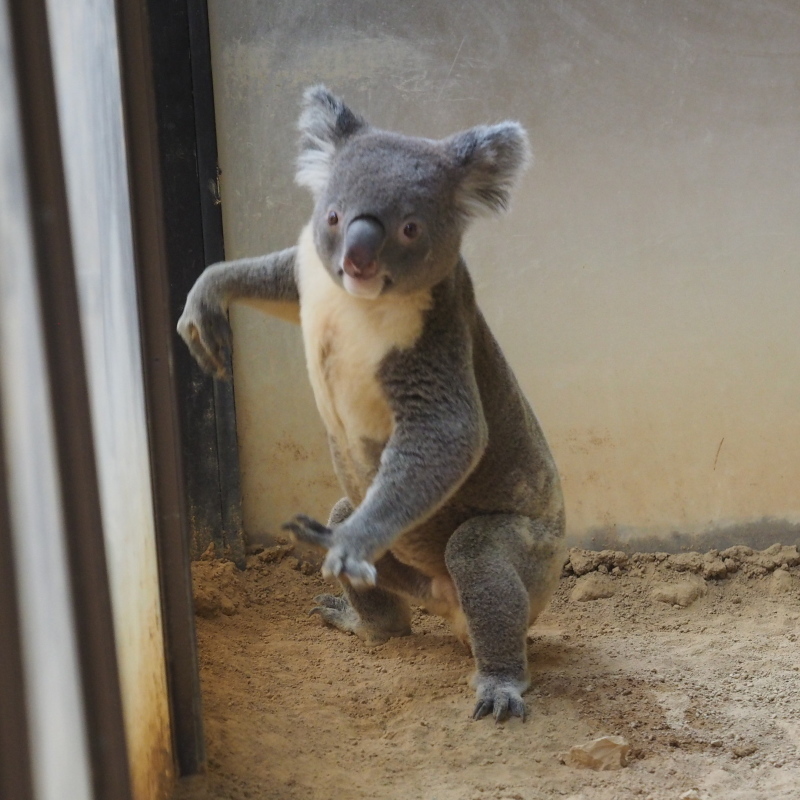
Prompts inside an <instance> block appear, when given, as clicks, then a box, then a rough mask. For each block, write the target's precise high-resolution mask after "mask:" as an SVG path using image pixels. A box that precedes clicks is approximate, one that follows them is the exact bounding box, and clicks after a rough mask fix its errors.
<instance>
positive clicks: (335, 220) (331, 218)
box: [328, 211, 339, 227]
mask: <svg viewBox="0 0 800 800" xmlns="http://www.w3.org/2000/svg"><path fill="white" fill-rule="evenodd" d="M338 224H339V215H338V214H337V213H336V212H335V211H329V212H328V225H330V226H331V227H333V226H334V225H338Z"/></svg>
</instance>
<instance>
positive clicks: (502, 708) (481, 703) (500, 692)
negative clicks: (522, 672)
mask: <svg viewBox="0 0 800 800" xmlns="http://www.w3.org/2000/svg"><path fill="white" fill-rule="evenodd" d="M489 714H493V715H494V721H495V722H505V720H507V719H508V718H509V717H519V718H520V719H521V720H522V721H523V722H525V716H526V710H525V701H524V700H523V699H522V697H520V695H519V694H518V693H517V692H516V691H515V690H513V689H501V688H498V689H497V690H496V691H494V692H492V693H491V694H490V695H489V696H488V697H481V698H479V699H478V702H477V703H476V705H475V710H474V711H473V712H472V719H474V720H478V719H483V718H484V717H486V716H488V715H489Z"/></svg>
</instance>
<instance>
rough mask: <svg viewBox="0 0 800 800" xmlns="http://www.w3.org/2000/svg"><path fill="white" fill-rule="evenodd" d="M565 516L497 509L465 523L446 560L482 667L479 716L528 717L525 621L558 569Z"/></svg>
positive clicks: (542, 603) (529, 619) (553, 582)
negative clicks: (546, 518) (547, 518)
mask: <svg viewBox="0 0 800 800" xmlns="http://www.w3.org/2000/svg"><path fill="white" fill-rule="evenodd" d="M562 542H563V523H562V522H561V521H560V520H559V521H555V522H550V523H545V522H542V521H538V520H532V519H530V518H528V517H522V516H515V515H510V514H494V515H487V516H483V517H475V518H473V519H471V520H468V521H467V522H465V523H464V524H463V525H461V526H460V527H459V528H458V529H456V531H455V532H454V533H453V535H452V536H451V537H450V540H449V542H448V543H447V549H446V551H445V561H446V563H447V569H448V571H449V572H450V576H451V578H452V579H453V583H454V584H455V586H456V590H457V592H458V597H459V602H460V603H461V608H462V610H463V612H464V616H465V618H466V620H467V628H468V630H469V637H470V640H471V642H472V652H473V655H474V656H475V663H476V666H477V672H476V674H475V676H474V678H473V680H472V685H473V687H474V688H475V690H476V695H477V703H476V705H475V710H474V712H473V718H474V719H481V718H482V717H485V716H487V715H489V714H492V715H493V716H494V718H495V721H497V722H502V721H503V720H505V719H507V718H508V717H520V718H522V719H523V720H524V719H525V715H526V709H525V703H524V701H523V700H522V694H523V692H524V691H525V690H526V689H527V688H528V685H529V679H528V663H527V650H526V636H527V631H528V626H529V625H530V624H531V623H532V622H533V620H534V619H535V617H536V615H537V614H538V613H539V611H541V610H542V608H543V607H544V606H545V605H546V603H547V600H548V598H549V597H550V594H551V593H552V591H553V589H554V588H555V586H556V583H557V581H558V576H559V574H560V572H561V566H562V564H561V560H560V559H561V555H562V553H563V544H562Z"/></svg>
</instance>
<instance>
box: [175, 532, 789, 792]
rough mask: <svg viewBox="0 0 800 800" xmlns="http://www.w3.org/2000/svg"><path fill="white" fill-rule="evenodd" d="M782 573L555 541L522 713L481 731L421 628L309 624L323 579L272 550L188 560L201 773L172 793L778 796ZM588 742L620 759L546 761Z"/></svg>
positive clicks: (729, 554)
mask: <svg viewBox="0 0 800 800" xmlns="http://www.w3.org/2000/svg"><path fill="white" fill-rule="evenodd" d="M799 565H800V556H798V553H797V550H796V549H795V548H786V547H784V548H781V547H780V546H773V547H772V548H770V549H769V550H767V551H762V552H760V553H758V552H756V553H753V552H752V551H748V550H747V549H744V548H733V549H731V550H729V551H724V552H723V553H722V554H719V553H717V552H716V551H712V552H711V553H709V554H705V555H700V554H697V553H683V554H680V555H677V556H667V555H666V554H637V555H634V556H629V557H628V556H624V555H623V554H621V553H612V552H610V551H604V552H603V553H591V552H588V551H580V550H574V551H572V552H571V556H570V561H569V562H568V564H567V566H566V567H565V571H564V576H563V578H562V580H561V583H560V586H559V588H558V590H557V592H556V594H555V596H554V598H553V601H552V603H551V605H550V607H549V609H548V610H547V611H546V612H545V613H544V614H543V615H542V617H541V618H540V620H539V622H538V623H537V625H536V626H534V627H533V628H532V629H531V631H530V633H529V643H528V650H529V658H530V664H531V673H532V685H531V689H530V691H529V692H528V694H527V695H526V700H527V703H528V707H529V712H530V713H529V718H528V719H527V721H526V722H525V723H522V722H521V721H520V720H519V719H514V720H511V721H510V722H508V723H506V724H501V725H496V724H495V723H494V722H493V721H492V720H491V718H488V719H484V720H481V721H480V722H473V721H471V719H470V713H471V711H472V707H473V694H472V690H471V689H469V687H468V686H467V678H468V676H469V674H470V672H471V668H472V664H471V659H470V656H469V654H468V653H467V652H466V651H465V649H464V648H463V647H462V646H461V645H460V644H459V643H458V642H457V641H456V640H455V639H454V638H453V637H452V636H451V635H450V633H449V631H448V629H447V628H446V626H445V624H444V623H443V622H442V621H440V620H439V619H437V618H435V617H432V616H430V615H428V614H425V613H423V612H416V613H415V616H414V620H413V628H414V633H413V634H412V635H411V636H408V637H405V638H401V639H394V640H390V641H389V642H388V643H386V644H384V645H382V646H379V647H377V648H375V649H372V650H367V649H365V647H364V646H363V645H362V643H361V642H360V641H359V640H358V639H357V638H355V637H353V636H347V635H345V634H342V633H340V632H339V631H336V630H333V629H330V628H326V627H324V625H323V624H322V622H321V621H320V619H319V617H316V616H313V617H309V616H308V614H307V612H308V609H309V608H310V607H311V605H312V598H313V597H314V595H315V594H318V593H320V592H322V591H328V590H330V585H329V584H327V583H326V582H325V581H323V580H322V579H321V577H320V576H319V575H318V574H316V572H315V570H314V569H313V567H312V566H311V565H310V564H309V563H307V562H305V561H302V560H300V559H298V558H296V557H295V556H294V555H293V554H292V553H291V551H290V548H288V547H276V548H267V549H266V550H264V551H263V552H259V553H255V554H253V555H251V556H250V558H249V559H248V569H247V570H246V571H244V572H238V571H237V570H236V568H235V567H234V565H233V564H231V563H229V562H225V561H219V560H217V561H213V560H206V561H201V562H198V563H196V564H195V565H194V573H195V589H196V597H195V602H196V609H197V611H198V619H197V622H198V637H199V647H200V660H201V676H202V683H203V702H204V708H205V720H206V735H207V741H208V773H207V775H205V776H203V777H201V778H195V779H192V780H189V781H188V782H186V783H184V785H182V786H181V787H180V788H179V789H178V793H177V795H176V796H177V798H178V799H179V800H243V799H244V798H252V799H258V800H262V799H263V800H268V799H271V798H276V799H277V798H280V800H295V799H296V800H328V798H330V799H331V800H333V799H334V798H355V799H356V800H358V799H360V798H402V799H403V800H416V799H417V798H419V799H420V800H539V799H540V798H551V797H553V798H560V797H567V798H572V800H579V799H580V800H612V799H613V800H616V799H617V798H620V799H622V798H652V799H653V800H662V799H663V800H679V798H687V799H688V798H694V799H696V798H701V799H702V798H709V799H711V798H714V799H716V798H724V800H735V799H736V798H742V799H743V800H744V798H747V800H761V799H762V798H763V799H764V800H776V799H777V798H787V800H788V798H792V800H794V798H797V797H798V796H800V788H798V787H800V671H799V670H800V658H799V657H800V642H798V632H800V566H799ZM603 595H608V596H603ZM604 735H616V736H622V737H624V738H625V740H626V741H627V742H628V743H629V744H630V747H631V751H630V754H629V761H628V765H627V766H625V767H624V768H622V769H618V770H615V771H594V770H592V769H581V768H577V767H575V766H570V765H568V764H565V763H564V761H565V757H564V754H565V753H566V752H567V751H569V749H570V748H571V747H573V746H575V745H581V744H584V743H586V742H589V741H591V740H593V739H595V738H597V737H599V736H604ZM566 760H567V761H568V759H566Z"/></svg>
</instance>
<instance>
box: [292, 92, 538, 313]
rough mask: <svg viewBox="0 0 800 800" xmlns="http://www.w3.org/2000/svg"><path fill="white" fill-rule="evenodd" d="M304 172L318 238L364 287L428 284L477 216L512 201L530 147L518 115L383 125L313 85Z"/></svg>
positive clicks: (373, 290) (365, 290)
mask: <svg viewBox="0 0 800 800" xmlns="http://www.w3.org/2000/svg"><path fill="white" fill-rule="evenodd" d="M304 101H305V102H304V109H303V113H302V115H301V117H300V123H299V127H300V131H301V140H300V157H299V160H298V169H297V177H296V179H297V182H298V183H299V184H301V185H302V186H307V187H308V188H309V189H311V192H312V193H313V195H314V199H315V201H316V204H315V207H314V214H313V217H312V226H313V230H314V242H315V245H316V248H317V251H318V253H319V256H320V258H321V259H322V262H323V264H324V265H325V267H326V269H327V270H328V271H329V272H330V274H331V276H332V277H333V279H334V280H335V281H336V282H337V283H339V284H340V285H341V286H343V287H344V289H345V290H346V291H348V292H350V293H351V294H353V295H356V296H358V297H366V298H375V297H378V296H380V295H384V294H387V293H389V292H399V293H410V292H416V291H420V290H424V289H429V288H431V287H433V286H435V285H436V284H437V283H439V282H440V281H441V280H443V279H444V278H445V277H446V276H447V275H448V274H449V273H450V272H451V271H452V270H453V269H454V268H455V266H456V264H457V263H458V258H459V251H460V248H461V237H462V235H463V233H464V230H465V229H466V226H467V224H468V222H469V220H470V219H472V218H473V217H475V216H477V215H479V214H482V213H487V212H498V211H502V210H504V209H505V208H506V206H507V205H508V201H509V197H510V192H511V189H512V187H513V185H514V182H515V180H516V178H517V176H518V175H519V173H520V172H521V171H522V169H523V167H524V166H525V165H526V164H527V162H528V160H529V157H530V151H529V147H528V138H527V136H526V134H525V131H524V129H523V128H522V127H521V126H520V125H519V124H518V123H516V122H501V123H500V124H498V125H489V126H487V125H480V126H478V127H476V128H471V129H469V130H467V131H462V132H461V133H457V134H455V135H453V136H450V137H448V138H447V139H441V140H432V139H421V138H416V137H410V136H402V135H399V134H396V133H389V132H387V131H381V130H378V129H377V128H373V127H371V126H370V125H369V124H368V123H367V122H366V120H364V119H363V118H362V117H360V116H359V115H357V114H355V113H354V112H353V111H351V110H350V109H349V108H348V107H347V106H346V105H345V104H344V103H343V102H342V101H341V100H340V99H339V98H338V97H336V96H334V95H332V94H331V93H330V92H329V91H328V90H327V89H326V88H325V87H323V86H316V87H313V88H311V89H308V90H307V91H306V93H305V98H304Z"/></svg>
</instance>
